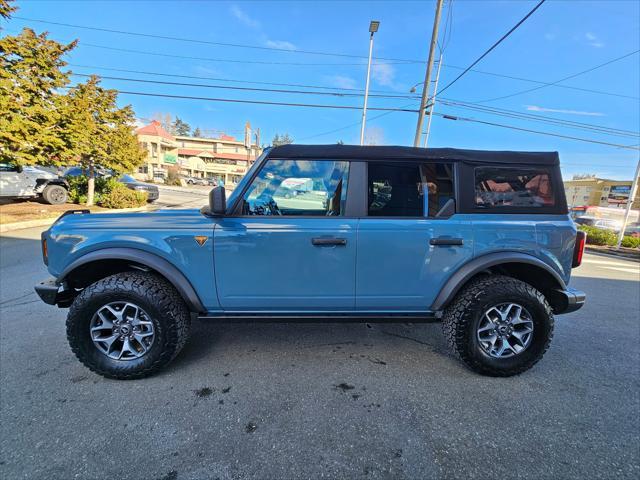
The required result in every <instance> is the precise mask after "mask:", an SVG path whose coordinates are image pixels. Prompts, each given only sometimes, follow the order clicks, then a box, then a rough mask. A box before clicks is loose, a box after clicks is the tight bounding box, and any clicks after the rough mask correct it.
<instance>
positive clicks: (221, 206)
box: [209, 187, 227, 215]
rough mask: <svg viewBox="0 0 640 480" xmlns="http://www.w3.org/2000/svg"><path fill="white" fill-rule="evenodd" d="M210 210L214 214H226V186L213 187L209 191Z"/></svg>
mask: <svg viewBox="0 0 640 480" xmlns="http://www.w3.org/2000/svg"><path fill="white" fill-rule="evenodd" d="M209 211H210V212H211V214H212V215H224V214H225V213H226V211H227V194H226V193H225V191H224V187H213V188H212V189H211V191H210V192H209Z"/></svg>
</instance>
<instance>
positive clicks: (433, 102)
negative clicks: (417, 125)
mask: <svg viewBox="0 0 640 480" xmlns="http://www.w3.org/2000/svg"><path fill="white" fill-rule="evenodd" d="M441 68H442V52H440V57H439V58H438V70H436V82H435V83H434V84H433V95H432V96H431V101H430V102H429V105H430V106H429V120H427V133H426V134H425V136H424V148H427V144H428V143H429V133H431V119H432V118H433V109H434V108H436V94H437V93H438V80H440V69H441Z"/></svg>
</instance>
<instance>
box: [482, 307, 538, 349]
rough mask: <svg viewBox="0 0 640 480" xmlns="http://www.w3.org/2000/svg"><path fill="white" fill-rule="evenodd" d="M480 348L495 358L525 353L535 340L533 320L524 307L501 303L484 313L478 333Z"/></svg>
mask: <svg viewBox="0 0 640 480" xmlns="http://www.w3.org/2000/svg"><path fill="white" fill-rule="evenodd" d="M477 338H478V342H479V343H480V347H481V348H482V350H484V352H485V353H486V354H488V355H489V356H491V357H494V358H507V357H512V356H514V355H518V354H520V353H522V352H524V351H525V350H526V349H527V347H528V346H529V345H530V344H531V339H532V338H533V319H532V317H531V314H530V313H529V312H528V311H527V309H526V308H524V307H523V306H522V305H518V304H517V303H501V304H498V305H495V306H493V307H491V308H490V309H488V310H487V311H486V312H484V315H483V316H482V318H481V319H480V324H479V325H478V332H477Z"/></svg>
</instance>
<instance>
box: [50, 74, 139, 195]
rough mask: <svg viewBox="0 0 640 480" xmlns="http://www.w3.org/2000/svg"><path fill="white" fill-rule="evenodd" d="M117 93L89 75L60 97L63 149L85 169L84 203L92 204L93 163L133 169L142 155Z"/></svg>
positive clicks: (129, 112)
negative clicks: (85, 199) (86, 178)
mask: <svg viewBox="0 0 640 480" xmlns="http://www.w3.org/2000/svg"><path fill="white" fill-rule="evenodd" d="M117 95H118V92H117V91H116V90H107V89H104V88H102V87H100V85H99V80H98V78H97V77H95V76H92V77H91V78H90V79H89V80H87V82H86V83H81V84H78V85H76V86H74V87H73V88H71V89H70V90H69V93H68V94H67V95H66V96H65V97H64V98H65V102H64V106H63V112H62V117H63V121H62V123H63V128H62V137H63V138H64V140H65V146H66V149H65V152H66V153H67V157H70V158H72V159H73V160H75V161H79V163H80V164H81V165H82V167H83V168H85V169H86V170H87V171H88V172H89V185H88V192H87V205H92V204H93V198H94V188H95V167H96V166H97V165H100V166H101V167H103V168H109V169H112V170H115V171H116V172H119V173H120V172H126V171H131V170H133V169H134V168H135V167H137V166H139V165H140V164H142V162H143V161H144V158H145V152H144V151H143V150H142V148H141V147H140V145H139V144H138V141H137V138H136V136H135V133H134V131H133V125H134V123H135V115H134V113H133V109H132V108H131V106H130V105H127V106H126V107H123V108H119V107H118V106H117V104H116V100H117Z"/></svg>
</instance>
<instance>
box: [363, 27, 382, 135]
mask: <svg viewBox="0 0 640 480" xmlns="http://www.w3.org/2000/svg"><path fill="white" fill-rule="evenodd" d="M379 26H380V22H378V21H376V20H372V21H371V23H370V24H369V33H370V35H369V63H368V64H367V83H366V84H365V87H364V106H363V107H362V126H361V127H360V145H364V127H365V124H366V123H367V100H368V99H369V77H370V76H371V56H372V54H373V34H374V33H376V32H377V31H378V27H379Z"/></svg>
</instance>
